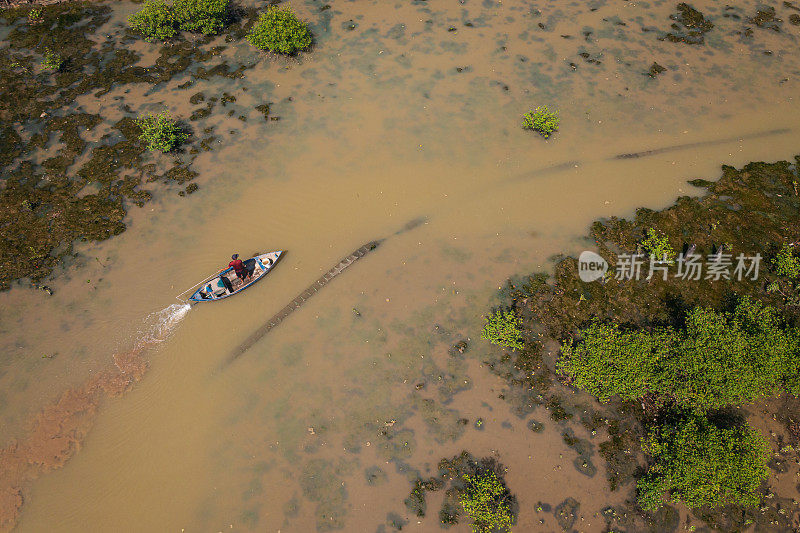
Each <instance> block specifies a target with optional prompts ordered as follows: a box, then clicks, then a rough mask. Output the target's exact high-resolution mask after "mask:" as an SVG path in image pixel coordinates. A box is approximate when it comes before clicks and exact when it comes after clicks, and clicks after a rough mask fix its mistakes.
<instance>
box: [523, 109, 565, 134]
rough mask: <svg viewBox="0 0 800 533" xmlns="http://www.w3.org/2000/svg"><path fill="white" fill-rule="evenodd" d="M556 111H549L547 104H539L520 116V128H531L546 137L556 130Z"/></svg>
mask: <svg viewBox="0 0 800 533" xmlns="http://www.w3.org/2000/svg"><path fill="white" fill-rule="evenodd" d="M558 124H559V118H558V111H550V110H549V109H547V106H539V107H537V108H536V109H534V110H533V111H529V112H527V113H525V114H524V115H523V116H522V129H525V130H533V131H536V132H539V133H541V134H542V136H543V137H544V138H545V139H547V138H548V137H550V135H552V134H553V133H554V132H555V131H556V130H558Z"/></svg>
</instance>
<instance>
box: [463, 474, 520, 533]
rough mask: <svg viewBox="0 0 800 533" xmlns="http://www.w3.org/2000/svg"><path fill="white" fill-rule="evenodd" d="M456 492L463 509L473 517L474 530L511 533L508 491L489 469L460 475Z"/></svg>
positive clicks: (485, 532)
mask: <svg viewBox="0 0 800 533" xmlns="http://www.w3.org/2000/svg"><path fill="white" fill-rule="evenodd" d="M461 477H462V479H463V480H464V488H463V489H462V490H461V492H460V494H459V499H460V501H461V506H462V507H463V508H464V512H465V513H466V514H467V516H469V517H470V519H472V531H473V533H492V532H496V531H501V532H510V531H511V523H512V521H513V514H512V510H511V505H510V502H509V499H510V493H509V491H508V489H507V488H506V486H505V485H504V484H503V482H502V481H501V480H500V479H499V478H498V477H497V474H495V473H494V472H492V471H483V472H482V471H478V472H476V473H475V474H474V475H472V474H463V475H462V476H461Z"/></svg>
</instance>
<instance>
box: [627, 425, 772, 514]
mask: <svg viewBox="0 0 800 533" xmlns="http://www.w3.org/2000/svg"><path fill="white" fill-rule="evenodd" d="M642 449H643V450H644V451H645V452H646V453H648V454H650V456H651V457H652V459H653V464H652V466H651V467H650V469H649V470H648V471H647V473H646V474H645V475H644V477H642V478H641V479H640V480H639V481H638V483H637V490H638V494H639V496H638V499H639V504H640V505H641V506H642V507H643V508H645V509H647V510H651V511H654V510H656V509H658V508H659V507H661V506H662V505H663V503H664V495H666V496H667V499H668V500H669V501H670V502H672V503H679V502H683V503H685V504H686V505H687V506H688V507H691V508H695V507H703V506H708V507H718V506H721V505H728V504H741V505H749V506H755V505H758V502H759V497H758V492H757V490H758V488H759V486H760V485H761V483H762V481H764V480H765V479H766V478H767V476H768V475H769V472H768V470H767V462H768V461H769V445H768V443H767V441H766V440H765V439H764V437H762V436H761V434H760V433H759V432H758V431H757V430H755V429H753V428H751V427H749V426H748V425H746V424H743V425H739V426H736V427H733V428H721V427H717V426H716V425H715V424H714V423H712V422H711V421H709V420H708V419H707V418H706V417H705V416H703V415H699V414H690V415H688V416H683V417H680V418H679V419H678V420H676V421H672V422H668V423H667V424H664V425H661V426H659V427H656V428H653V429H651V430H650V431H649V432H648V434H647V437H646V438H645V439H644V441H643V443H642Z"/></svg>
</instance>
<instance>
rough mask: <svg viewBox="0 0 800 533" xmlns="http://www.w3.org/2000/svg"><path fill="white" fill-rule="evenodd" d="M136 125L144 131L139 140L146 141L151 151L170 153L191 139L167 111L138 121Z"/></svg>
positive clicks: (152, 114)
mask: <svg viewBox="0 0 800 533" xmlns="http://www.w3.org/2000/svg"><path fill="white" fill-rule="evenodd" d="M136 125H137V126H139V128H140V129H141V130H142V133H141V135H140V136H139V139H141V140H143V141H145V142H146V143H147V149H148V150H151V151H156V150H160V151H162V152H169V151H170V150H173V149H174V148H176V147H177V146H178V145H179V144H181V143H182V142H184V141H185V140H186V139H188V138H189V136H188V135H187V134H186V132H184V131H183V130H182V129H181V127H180V126H179V125H178V123H177V121H175V120H174V119H173V118H172V117H171V116H170V114H169V113H168V112H166V111H164V112H163V113H159V114H154V113H151V114H149V115H147V116H145V117H142V118H139V119H136Z"/></svg>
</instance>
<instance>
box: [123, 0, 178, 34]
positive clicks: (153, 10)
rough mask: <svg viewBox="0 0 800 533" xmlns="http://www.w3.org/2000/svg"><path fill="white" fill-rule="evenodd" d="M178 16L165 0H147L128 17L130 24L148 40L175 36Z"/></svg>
mask: <svg viewBox="0 0 800 533" xmlns="http://www.w3.org/2000/svg"><path fill="white" fill-rule="evenodd" d="M176 24H177V18H176V16H175V12H174V11H173V9H172V7H171V6H169V5H167V4H166V3H165V2H164V1H163V0H147V2H145V4H144V7H142V9H140V10H139V11H137V12H136V13H134V14H133V15H131V16H130V17H128V25H129V26H130V27H131V29H132V30H133V31H135V32H136V33H139V34H141V35H142V37H144V40H145V41H147V42H154V41H163V40H166V39H169V38H170V37H174V36H175V34H176V33H177V30H176V29H175V26H176Z"/></svg>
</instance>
